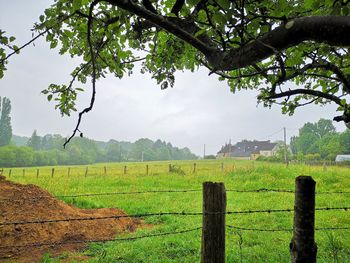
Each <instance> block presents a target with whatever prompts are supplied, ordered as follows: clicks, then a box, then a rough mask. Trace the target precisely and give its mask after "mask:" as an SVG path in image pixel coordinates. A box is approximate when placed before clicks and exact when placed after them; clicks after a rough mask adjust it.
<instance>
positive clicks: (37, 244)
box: [0, 227, 202, 249]
mask: <svg viewBox="0 0 350 263" xmlns="http://www.w3.org/2000/svg"><path fill="white" fill-rule="evenodd" d="M199 229H202V227H196V228H191V229H184V230H179V231H173V232H163V233H158V234H148V235H140V236H134V237H125V238H109V239H89V240H66V241H60V242H38V243H30V244H24V245H14V246H0V249H6V248H24V247H41V246H59V245H65V244H80V243H93V242H115V241H133V240H137V239H143V238H150V237H160V236H169V235H178V234H185V233H189V232H194V231H196V230H199Z"/></svg>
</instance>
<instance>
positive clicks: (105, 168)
mask: <svg viewBox="0 0 350 263" xmlns="http://www.w3.org/2000/svg"><path fill="white" fill-rule="evenodd" d="M104 173H105V175H107V167H106V166H105V167H104Z"/></svg>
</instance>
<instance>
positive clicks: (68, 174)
mask: <svg viewBox="0 0 350 263" xmlns="http://www.w3.org/2000/svg"><path fill="white" fill-rule="evenodd" d="M67 176H68V177H69V176H70V167H68V173H67Z"/></svg>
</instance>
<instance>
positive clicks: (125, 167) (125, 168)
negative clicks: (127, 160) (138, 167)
mask: <svg viewBox="0 0 350 263" xmlns="http://www.w3.org/2000/svg"><path fill="white" fill-rule="evenodd" d="M127 169H128V168H127V166H126V165H125V166H124V174H126V170H127Z"/></svg>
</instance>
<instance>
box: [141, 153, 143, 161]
mask: <svg viewBox="0 0 350 263" xmlns="http://www.w3.org/2000/svg"><path fill="white" fill-rule="evenodd" d="M141 162H143V151H142V154H141Z"/></svg>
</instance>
